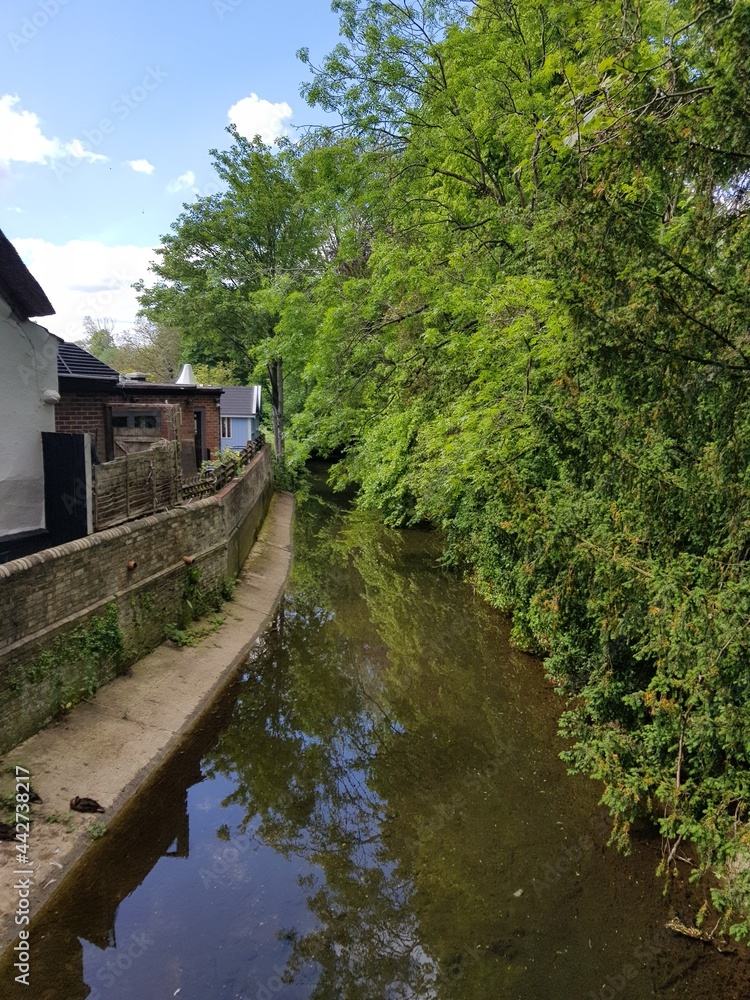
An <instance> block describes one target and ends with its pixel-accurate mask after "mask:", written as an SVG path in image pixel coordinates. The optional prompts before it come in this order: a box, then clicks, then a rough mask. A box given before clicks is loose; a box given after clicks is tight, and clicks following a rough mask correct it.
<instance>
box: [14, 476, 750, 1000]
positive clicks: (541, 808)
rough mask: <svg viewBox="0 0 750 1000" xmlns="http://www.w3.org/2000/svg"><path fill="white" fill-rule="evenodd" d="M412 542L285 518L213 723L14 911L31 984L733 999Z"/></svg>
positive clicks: (315, 514)
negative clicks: (291, 552) (27, 929)
mask: <svg viewBox="0 0 750 1000" xmlns="http://www.w3.org/2000/svg"><path fill="white" fill-rule="evenodd" d="M438 555H439V553H438V547H437V543H436V540H435V539H434V538H433V537H432V536H431V535H429V534H424V533H420V532H401V533H398V532H391V531H387V530H385V529H383V528H382V527H381V526H379V525H377V524H376V523H375V522H374V521H372V520H369V519H367V518H363V517H360V516H356V515H352V514H348V515H345V516H344V515H342V513H341V511H340V510H339V508H337V507H335V506H333V505H332V504H331V502H330V498H328V497H327V496H326V495H325V494H324V493H323V494H320V495H318V496H316V497H314V498H312V500H311V501H310V502H309V503H308V504H307V505H306V507H305V509H303V510H301V511H300V513H299V516H298V524H297V539H296V549H295V559H296V562H295V569H294V578H293V586H292V587H291V588H290V592H289V594H288V595H287V597H286V598H285V600H284V603H283V606H282V607H281V609H280V611H279V614H278V616H277V618H276V620H275V622H274V624H273V627H272V628H271V629H270V630H269V631H268V632H267V634H266V635H265V637H264V638H263V640H262V642H261V643H259V644H258V646H257V648H256V650H255V652H254V654H253V656H252V657H251V658H250V660H249V662H248V664H247V666H246V668H245V670H244V672H243V674H242V676H241V677H240V678H239V679H238V681H237V684H236V686H235V688H234V690H233V692H232V694H231V696H230V697H228V698H227V699H226V700H225V701H224V702H223V704H222V712H223V713H224V715H223V716H217V717H215V718H214V721H213V724H212V726H210V727H209V728H208V729H204V730H201V731H199V732H198V733H196V734H194V737H193V742H192V745H189V746H187V747H185V748H184V751H183V753H182V754H181V755H180V756H179V758H176V759H175V760H173V761H172V762H171V763H170V765H169V768H168V769H167V770H166V771H165V772H164V774H163V775H162V776H161V778H160V781H159V783H158V784H157V785H154V787H153V788H152V789H150V790H149V791H148V792H147V793H146V794H144V795H143V796H139V800H138V803H137V805H136V806H135V808H134V809H133V810H130V812H129V814H128V815H126V816H124V817H123V819H122V821H121V822H120V823H119V824H118V823H115V824H114V825H113V828H112V830H111V831H110V833H108V835H107V837H105V838H104V840H103V841H102V842H101V844H100V845H97V852H96V854H95V855H94V857H93V858H92V859H91V860H90V861H89V862H88V863H87V864H86V866H85V867H84V869H83V871H82V873H81V875H80V878H79V879H78V881H77V883H76V884H75V885H74V886H73V887H71V888H69V889H68V890H66V895H65V896H64V897H62V898H61V899H60V900H57V901H56V907H55V911H54V912H51V913H49V914H48V915H47V916H46V917H45V920H44V921H41V922H38V923H37V925H36V926H35V928H34V931H35V941H36V942H37V949H36V961H37V964H36V965H35V967H34V969H35V974H36V977H37V978H36V981H35V992H34V996H35V998H36V997H40V998H43V997H45V996H49V997H55V998H57V997H62V998H63V1000H77V998H79V997H85V996H87V995H89V994H90V993H91V995H93V996H94V997H96V998H98V1000H100V998H102V997H106V998H110V997H111V998H112V1000H115V998H121V997H122V998H130V997H138V998H146V1000H148V998H150V997H154V998H155V997H169V996H179V997H180V1000H204V998H205V1000H208V998H211V1000H215V998H223V997H232V998H247V1000H270V998H271V997H274V996H277V995H278V996H280V997H282V998H283V1000H297V998H300V1000H301V998H321V1000H369V998H373V1000H374V998H424V1000H433V998H434V1000H470V998H471V1000H476V998H485V997H486V998H493V1000H494V998H500V1000H506V998H507V1000H532V998H533V1000H539V998H547V997H549V998H555V1000H556V998H558V997H571V998H579V997H580V998H585V1000H589V998H592V997H593V998H597V1000H604V998H608V1000H611V998H613V997H618V998H620V997H622V998H630V1000H636V998H638V1000H640V998H642V997H647V996H658V997H662V998H666V997H688V996H690V997H691V998H697V1000H700V998H702V997H703V998H708V997H712V998H713V997H726V998H728V1000H730V998H732V997H737V998H739V997H745V996H747V995H750V989H748V983H749V982H750V979H749V978H748V976H747V972H746V966H745V965H744V964H743V963H742V962H741V961H739V960H738V959H737V958H736V957H734V958H724V957H722V956H718V955H717V954H716V953H715V952H713V951H712V950H711V949H709V948H706V947H704V946H703V945H698V946H697V947H696V944H695V943H693V942H687V941H684V940H682V939H679V938H675V937H673V936H670V935H667V934H665V932H664V931H663V925H664V922H665V920H666V919H667V918H668V917H669V916H670V915H671V911H670V908H669V907H670V904H669V903H668V902H665V901H664V900H663V899H662V898H661V897H660V896H659V895H658V893H657V892H655V886H654V883H653V877H652V876H653V870H654V868H655V866H656V862H657V852H658V845H656V844H654V843H652V842H650V841H648V840H645V841H643V842H642V843H639V844H636V849H635V852H634V855H633V856H632V857H631V858H630V859H626V860H622V859H619V860H618V859H617V858H616V856H614V855H613V854H612V852H611V851H609V850H608V849H606V847H605V844H606V840H607V836H608V828H607V824H606V822H605V820H604V817H603V816H602V814H601V812H600V811H599V809H598V807H597V805H596V790H595V788H594V787H593V786H591V785H589V784H588V783H586V782H584V781H582V780H572V779H570V778H568V777H567V775H566V774H565V772H564V768H563V766H562V764H561V763H560V762H559V760H558V758H557V753H558V751H559V749H560V746H559V741H558V738H557V736H556V724H555V717H556V711H557V709H558V707H559V706H558V705H557V704H556V703H555V701H554V696H553V695H552V694H551V693H550V692H549V691H548V689H547V688H546V686H545V684H544V682H543V680H542V677H541V672H540V669H539V665H538V663H537V662H536V661H534V660H532V659H530V658H528V657H525V656H523V655H521V654H519V653H518V652H517V651H514V650H513V649H512V648H511V647H510V646H509V645H508V642H507V630H506V625H505V623H504V622H503V621H502V620H501V619H499V618H498V616H497V615H496V614H494V613H493V612H492V611H491V610H490V609H489V608H488V607H487V606H486V605H485V604H484V603H482V602H481V601H478V600H476V599H475V598H474V597H473V595H472V593H471V591H470V590H469V589H468V588H467V587H465V586H464V585H463V584H461V583H460V582H459V581H457V580H454V579H451V578H449V577H448V576H446V575H445V574H444V573H442V572H441V571H440V569H439V566H438ZM0 974H2V975H3V976H4V979H3V981H7V974H6V972H5V970H4V969H0ZM61 982H63V983H64V988H61V986H60V984H61ZM53 984H55V985H53ZM47 991H48V992H47Z"/></svg>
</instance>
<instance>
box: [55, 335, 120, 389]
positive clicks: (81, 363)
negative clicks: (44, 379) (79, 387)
mask: <svg viewBox="0 0 750 1000" xmlns="http://www.w3.org/2000/svg"><path fill="white" fill-rule="evenodd" d="M57 374H58V375H59V376H60V377H61V378H66V377H67V378H95V379H99V381H108V382H119V380H120V373H119V372H116V371H115V370H114V368H110V367H109V365H105V364H104V362H103V361H100V360H99V358H95V357H94V355H93V354H89V352H88V351H84V349H83V348H82V347H79V346H78V344H66V343H65V341H62V342H61V343H60V344H59V345H58V348H57Z"/></svg>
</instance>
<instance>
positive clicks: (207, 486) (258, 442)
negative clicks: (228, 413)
mask: <svg viewBox="0 0 750 1000" xmlns="http://www.w3.org/2000/svg"><path fill="white" fill-rule="evenodd" d="M265 443H266V442H265V438H264V437H263V435H262V434H258V436H257V437H256V438H255V439H254V440H253V441H248V443H247V444H246V445H245V447H244V448H241V449H240V450H239V451H237V452H235V453H234V455H229V456H227V457H226V458H224V459H223V460H222V461H221V462H218V463H217V464H216V465H213V466H211V467H210V468H208V469H206V470H205V471H204V472H200V473H198V475H197V476H191V477H190V478H189V479H183V481H182V497H183V499H184V500H193V499H194V498H195V497H207V496H212V495H213V494H214V493H218V492H219V490H220V489H222V488H223V487H224V486H226V484H227V483H228V482H229V481H230V479H234V477H235V476H236V475H237V474H238V473H239V471H240V469H244V467H245V466H246V465H247V464H248V463H249V462H250V460H251V459H252V458H253V457H254V456H255V455H257V454H258V452H259V451H260V450H261V448H262V447H263V446H264V444H265Z"/></svg>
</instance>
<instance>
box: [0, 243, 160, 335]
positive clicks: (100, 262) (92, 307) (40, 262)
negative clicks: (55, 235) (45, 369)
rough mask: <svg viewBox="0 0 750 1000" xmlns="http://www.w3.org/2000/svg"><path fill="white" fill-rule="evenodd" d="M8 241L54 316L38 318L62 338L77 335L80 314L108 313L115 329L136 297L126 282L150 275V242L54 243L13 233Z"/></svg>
mask: <svg viewBox="0 0 750 1000" xmlns="http://www.w3.org/2000/svg"><path fill="white" fill-rule="evenodd" d="M13 245H14V246H15V248H16V249H17V250H18V252H19V254H20V255H21V257H22V258H23V260H24V262H25V264H26V266H27V267H28V268H29V270H30V271H31V273H32V274H33V275H34V277H35V278H36V280H37V281H38V282H39V284H40V285H41V286H42V288H43V289H44V291H45V293H46V294H47V298H48V299H49V300H50V302H51V303H52V305H53V306H54V309H55V315H54V316H46V317H41V318H40V319H39V320H37V322H38V323H40V324H41V325H42V326H45V327H47V329H49V330H50V331H51V332H52V333H56V334H57V335H58V337H62V338H63V339H64V340H80V339H81V338H82V337H83V336H84V333H83V319H84V316H92V317H95V318H96V317H100V318H104V317H111V318H112V319H114V320H115V322H116V324H117V326H116V329H115V332H118V331H122V330H125V329H127V328H128V327H130V326H132V325H133V322H134V320H135V314H136V312H137V310H138V302H137V300H136V297H135V292H134V291H133V289H132V288H131V285H132V284H133V282H134V281H136V280H137V279H138V278H145V279H147V280H148V279H149V274H148V266H149V262H150V261H151V260H153V259H154V251H153V250H152V249H151V248H150V247H137V246H114V247H112V246H106V245H105V244H104V243H98V242H95V241H93V240H92V241H89V240H71V242H69V243H66V244H64V245H63V246H58V245H56V244H54V243H47V242H46V241H45V240H39V239H17V240H13Z"/></svg>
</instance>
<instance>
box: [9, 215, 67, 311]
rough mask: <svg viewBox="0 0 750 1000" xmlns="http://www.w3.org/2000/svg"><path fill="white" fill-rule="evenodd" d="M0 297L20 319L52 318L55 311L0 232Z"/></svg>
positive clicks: (15, 251)
mask: <svg viewBox="0 0 750 1000" xmlns="http://www.w3.org/2000/svg"><path fill="white" fill-rule="evenodd" d="M0 295H2V297H3V298H4V299H5V301H6V302H7V303H8V305H9V306H10V307H11V309H12V310H13V312H14V313H15V314H16V315H17V316H19V317H20V318H21V319H28V318H29V317H30V316H52V315H54V312H55V310H54V309H53V308H52V305H51V303H50V300H49V299H48V298H47V296H46V295H45V294H44V291H43V289H42V286H41V285H40V284H39V282H38V281H37V280H36V278H35V277H34V275H33V274H32V273H31V271H29V269H28V268H27V267H26V265H25V264H24V262H23V261H22V260H21V258H20V257H19V256H18V251H17V250H16V248H15V247H14V246H13V244H12V243H11V242H10V240H9V239H8V237H7V236H5V235H4V234H3V233H2V232H1V231H0Z"/></svg>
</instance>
